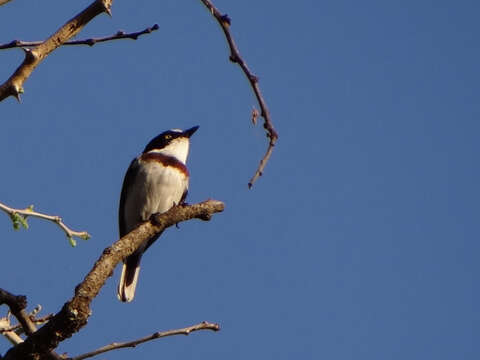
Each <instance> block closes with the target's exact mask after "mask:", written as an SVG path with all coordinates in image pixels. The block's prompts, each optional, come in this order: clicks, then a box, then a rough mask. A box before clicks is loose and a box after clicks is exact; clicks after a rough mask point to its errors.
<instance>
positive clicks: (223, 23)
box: [200, 0, 278, 188]
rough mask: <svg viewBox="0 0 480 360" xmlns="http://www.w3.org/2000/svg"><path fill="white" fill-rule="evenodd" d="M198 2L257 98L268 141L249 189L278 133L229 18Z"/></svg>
mask: <svg viewBox="0 0 480 360" xmlns="http://www.w3.org/2000/svg"><path fill="white" fill-rule="evenodd" d="M200 1H201V2H202V3H203V4H204V5H205V6H206V7H207V9H208V10H209V11H210V13H211V14H212V15H213V16H214V17H215V19H216V20H217V22H218V24H219V25H220V27H221V28H222V30H223V33H224V34H225V38H226V40H227V42H228V46H229V47H230V61H231V62H233V63H237V64H238V65H239V66H240V67H241V68H242V70H243V72H244V73H245V76H246V77H247V79H248V81H249V82H250V85H251V86H252V89H253V92H254V93H255V97H256V98H257V101H258V104H259V105H260V110H261V116H262V118H263V119H264V123H263V127H264V129H265V131H266V133H267V137H268V138H269V139H270V140H269V143H268V149H267V152H266V153H265V155H264V156H263V158H262V160H261V161H260V164H259V166H258V168H257V170H256V171H255V174H254V175H253V177H252V178H251V179H250V181H249V182H248V187H249V188H251V187H252V186H253V183H254V182H255V181H256V180H257V179H258V177H260V176H262V174H263V170H264V169H265V166H266V165H267V162H268V160H269V159H270V156H271V155H272V152H273V147H274V146H275V143H276V142H277V139H278V133H277V132H276V131H275V128H274V127H273V122H272V119H271V117H270V112H269V111H268V107H267V103H266V102H265V100H264V99H263V95H262V92H261V91H260V87H259V86H258V77H257V76H255V75H254V74H253V73H252V72H251V71H250V69H249V68H248V66H247V63H246V62H245V60H243V58H242V57H241V55H240V51H239V50H238V47H237V45H236V44H235V41H234V39H233V36H232V34H231V32H230V25H231V22H232V21H231V19H230V17H229V16H228V15H227V14H222V13H221V12H220V11H219V10H218V9H217V8H216V7H215V6H214V5H213V3H212V2H211V1H209V0H200Z"/></svg>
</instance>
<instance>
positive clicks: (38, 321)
mask: <svg viewBox="0 0 480 360" xmlns="http://www.w3.org/2000/svg"><path fill="white" fill-rule="evenodd" d="M52 317H53V314H48V315H45V316H42V317H40V318H33V319H32V317H31V316H30V319H31V320H32V322H33V323H34V324H35V325H41V324H44V323H46V322H47V321H49V320H50V319H51V318H52ZM21 327H22V325H20V324H17V325H13V326H11V327H8V328H0V334H2V333H4V332H7V331H16V330H18V329H20V328H21Z"/></svg>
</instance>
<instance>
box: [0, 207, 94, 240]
mask: <svg viewBox="0 0 480 360" xmlns="http://www.w3.org/2000/svg"><path fill="white" fill-rule="evenodd" d="M0 210H3V211H4V212H6V213H7V214H8V215H10V218H11V219H12V222H13V227H14V228H15V229H19V228H20V226H23V227H25V228H27V229H28V223H27V218H28V217H29V216H33V217H36V218H39V219H44V220H48V221H51V222H53V223H55V224H57V225H58V226H59V227H60V229H62V230H63V232H64V233H65V235H67V238H68V239H69V241H70V244H72V246H75V240H74V239H73V238H74V237H77V238H80V239H83V240H88V239H89V238H90V234H89V233H88V232H86V231H75V230H72V229H70V228H69V227H68V226H67V225H65V224H64V222H63V221H62V218H61V217H60V216H56V215H46V214H42V213H39V212H36V211H33V205H30V207H28V208H26V209H14V208H11V207H9V206H7V205H5V204H2V203H0Z"/></svg>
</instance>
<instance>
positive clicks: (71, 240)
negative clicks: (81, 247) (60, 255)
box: [67, 236, 77, 247]
mask: <svg viewBox="0 0 480 360" xmlns="http://www.w3.org/2000/svg"><path fill="white" fill-rule="evenodd" d="M67 238H68V242H69V243H70V245H71V246H72V247H75V246H77V242H76V241H75V239H74V238H73V237H71V236H67Z"/></svg>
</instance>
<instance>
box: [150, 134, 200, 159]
mask: <svg viewBox="0 0 480 360" xmlns="http://www.w3.org/2000/svg"><path fill="white" fill-rule="evenodd" d="M197 129H198V126H194V127H192V128H190V129H188V130H185V131H183V130H180V129H172V130H168V131H165V132H163V133H161V134H160V135H158V136H156V137H155V138H153V139H152V140H151V141H150V142H149V143H148V144H147V146H146V147H145V150H143V153H144V154H145V153H149V152H157V153H161V154H164V155H168V156H173V157H175V158H177V159H178V160H180V161H181V162H182V163H185V162H186V161H187V156H188V149H189V145H190V136H192V135H193V133H194V132H195V131H197Z"/></svg>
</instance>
